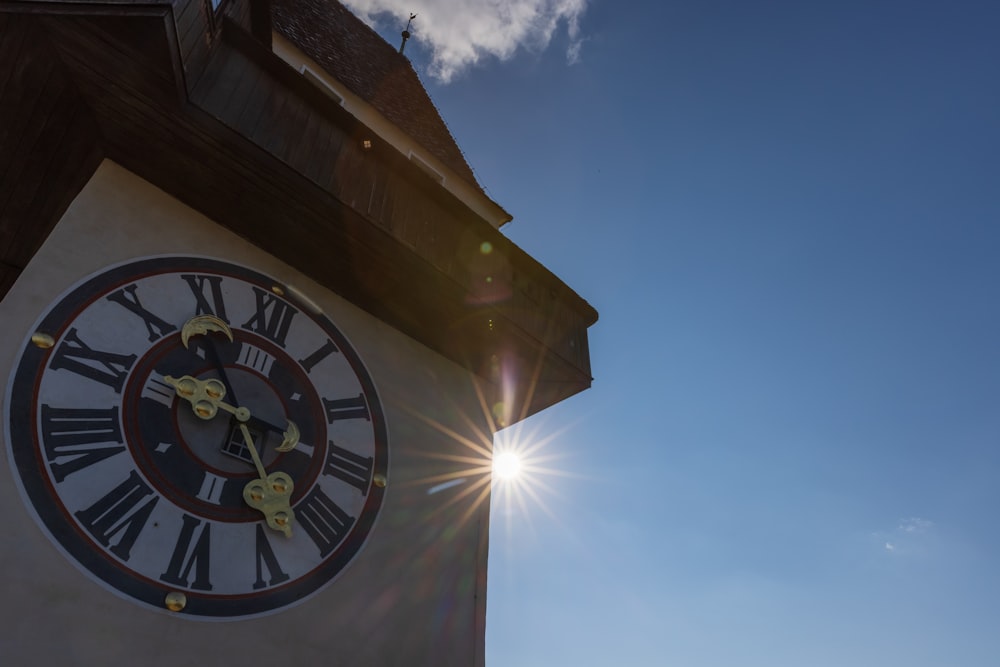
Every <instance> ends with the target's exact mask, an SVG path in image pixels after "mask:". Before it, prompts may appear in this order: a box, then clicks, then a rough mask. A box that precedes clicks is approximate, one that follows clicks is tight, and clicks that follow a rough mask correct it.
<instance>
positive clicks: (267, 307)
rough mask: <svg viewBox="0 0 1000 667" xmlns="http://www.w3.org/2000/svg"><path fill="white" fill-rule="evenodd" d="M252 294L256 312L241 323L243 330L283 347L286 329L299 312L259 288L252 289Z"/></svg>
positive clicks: (286, 333)
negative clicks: (254, 298) (255, 298)
mask: <svg viewBox="0 0 1000 667" xmlns="http://www.w3.org/2000/svg"><path fill="white" fill-rule="evenodd" d="M253 292H254V295H255V296H256V297H257V312H255V313H254V316H253V317H251V318H250V319H249V320H247V321H246V322H244V323H243V328H244V329H249V330H250V331H253V332H256V333H259V334H260V335H261V336H264V337H265V338H269V339H270V340H272V341H273V342H275V343H277V344H278V345H280V346H281V347H284V346H285V337H286V336H287V335H288V328H289V327H290V326H291V325H292V318H293V317H295V314H296V313H298V312H299V311H297V310H295V309H294V308H292V306H291V304H289V303H288V302H287V301H283V300H281V299H279V298H278V297H277V296H275V295H274V294H271V293H270V292H265V291H264V290H262V289H260V288H259V287H254V288H253Z"/></svg>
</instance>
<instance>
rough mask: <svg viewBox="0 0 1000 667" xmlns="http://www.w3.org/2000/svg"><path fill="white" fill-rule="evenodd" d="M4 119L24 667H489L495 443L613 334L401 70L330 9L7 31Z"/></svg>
mask: <svg viewBox="0 0 1000 667" xmlns="http://www.w3.org/2000/svg"><path fill="white" fill-rule="evenodd" d="M0 98H2V99H3V100H4V101H5V104H3V105H0V128H2V129H0V296H2V298H3V300H2V301H0V317H2V319H3V321H4V327H3V328H2V330H0V375H2V376H3V377H4V378H6V381H5V384H4V385H3V386H4V390H3V391H4V393H3V428H2V431H0V433H2V439H3V443H2V444H3V449H4V452H5V453H4V455H3V456H0V500H2V502H3V504H4V507H5V508H6V516H7V533H6V534H7V539H5V540H4V543H3V546H2V547H0V566H2V567H0V577H2V584H3V587H4V590H5V591H6V593H7V596H6V597H7V598H8V604H7V605H4V606H3V608H2V609H0V649H2V650H3V654H4V656H5V659H8V660H11V661H13V662H17V663H18V664H26V665H34V664H39V665H41V664H54V663H59V662H61V663H69V664H107V665H133V664H137V663H142V664H152V665H158V664H168V663H170V664H173V663H176V662H177V661H178V660H182V659H186V660H207V661H211V662H212V663H214V664H235V663H237V662H248V661H251V660H252V661H254V662H258V661H266V662H270V663H277V664H280V663H290V664H317V663H320V662H323V663H325V664H335V665H380V666H381V665H481V664H482V663H483V660H484V645H483V642H484V635H485V609H486V564H487V551H488V526H489V489H490V454H491V450H492V436H493V434H494V433H495V432H496V431H497V430H499V429H501V428H504V427H506V426H508V425H510V424H512V423H514V422H516V421H518V420H520V419H523V418H525V417H527V416H529V415H531V414H534V413H536V412H538V411H540V410H542V409H544V408H545V407H547V406H549V405H552V404H554V403H556V402H558V401H561V400H564V399H566V398H569V397H570V396H572V395H573V394H575V393H577V392H579V391H581V390H583V389H585V388H587V387H588V386H589V385H590V381H591V378H590V362H589V352H588V348H587V328H588V327H589V326H590V325H591V324H593V323H594V322H595V321H596V318H597V315H596V312H595V311H594V310H593V309H592V308H591V307H590V306H589V305H588V304H587V303H586V302H585V301H584V300H583V299H581V298H580V297H579V296H578V295H577V294H576V293H575V292H573V291H572V290H571V289H570V288H569V287H567V286H566V285H565V284H564V283H563V282H561V281H560V280H559V279H558V278H556V277H555V276H554V275H553V274H552V273H550V272H549V271H547V270H546V269H545V268H544V267H543V266H541V265H540V264H539V263H538V262H537V261H535V260H534V259H532V258H531V257H530V256H528V255H527V254H526V253H524V252H523V251H522V250H521V249H520V248H518V247H517V246H516V245H514V244H513V243H511V242H510V241H509V240H508V239H506V237H505V236H504V235H503V234H502V233H501V232H500V228H501V226H502V225H503V224H504V223H506V222H507V221H509V220H510V216H509V214H507V213H506V211H504V209H503V208H502V207H501V206H500V205H498V204H497V203H496V202H494V201H492V200H491V199H490V198H489V197H488V196H487V195H486V194H485V193H484V191H483V189H482V188H481V187H480V185H479V184H478V182H477V181H476V178H475V176H474V175H473V173H472V170H471V169H470V168H469V166H468V164H467V163H466V161H465V158H464V157H463V155H462V153H461V151H459V149H458V147H457V145H456V143H455V141H454V139H453V138H452V136H451V134H450V133H449V131H448V130H447V127H446V126H445V124H444V122H443V121H442V119H441V118H440V116H439V115H438V113H437V110H436V109H435V107H434V105H433V104H432V103H431V101H430V99H429V98H428V96H427V93H426V91H425V90H424V89H423V87H422V85H421V84H420V82H419V79H418V77H417V75H416V73H415V71H414V70H413V68H412V66H411V65H410V63H409V62H408V61H407V60H406V58H405V57H404V56H402V55H401V54H400V53H398V52H397V51H396V50H395V49H393V48H392V47H391V46H390V45H388V44H386V43H385V42H384V41H382V40H381V38H379V37H378V35H376V34H375V33H374V32H372V31H371V30H370V29H369V28H368V27H366V26H365V25H364V24H363V23H361V22H360V21H359V20H358V19H357V18H356V17H354V16H353V15H351V14H350V13H349V12H348V11H347V10H346V9H345V8H344V7H343V6H342V5H340V4H339V3H337V2H335V1H334V0H301V1H294V0H270V1H269V0H260V1H257V0H222V1H221V2H220V1H219V0H175V1H172V2H150V1H123V2H112V3H108V2H92V1H89V0H81V1H71V2H46V1H43V0H37V1H24V2H0ZM450 480H463V481H462V482H461V483H460V484H456V485H447V486H446V487H443V486H442V482H444V481H450ZM220 622H221V623H220Z"/></svg>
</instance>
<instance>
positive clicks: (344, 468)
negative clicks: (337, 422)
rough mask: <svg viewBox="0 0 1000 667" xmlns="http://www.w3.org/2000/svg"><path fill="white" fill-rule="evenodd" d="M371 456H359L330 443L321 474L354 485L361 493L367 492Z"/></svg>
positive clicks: (370, 473) (370, 471)
mask: <svg viewBox="0 0 1000 667" xmlns="http://www.w3.org/2000/svg"><path fill="white" fill-rule="evenodd" d="M373 460H374V459H372V457H370V456H361V455H359V454H355V453H354V452H350V451H348V450H346V449H344V448H343V447H338V446H337V445H335V444H333V443H332V442H331V443H330V451H329V453H328V454H327V457H326V465H325V466H324V467H323V474H325V475H333V476H334V477H337V478H338V479H342V480H344V481H345V482H347V483H348V484H350V485H351V486H353V487H355V488H356V489H358V490H359V491H361V493H362V494H365V495H367V494H368V480H370V479H371V477H372V465H373Z"/></svg>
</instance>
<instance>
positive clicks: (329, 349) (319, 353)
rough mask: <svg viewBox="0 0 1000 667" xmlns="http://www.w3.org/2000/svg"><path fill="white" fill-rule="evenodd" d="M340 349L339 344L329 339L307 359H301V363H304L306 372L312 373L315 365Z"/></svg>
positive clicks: (303, 366)
mask: <svg viewBox="0 0 1000 667" xmlns="http://www.w3.org/2000/svg"><path fill="white" fill-rule="evenodd" d="M339 351H340V350H338V349H337V346H336V345H334V344H333V341H332V340H327V341H326V343H325V344H324V345H323V346H322V347H321V348H319V349H318V350H316V351H315V352H313V353H312V354H310V355H309V356H308V357H306V358H305V359H299V363H300V364H302V368H304V369H306V373H310V372H312V369H313V366H315V365H316V364H318V363H319V362H321V361H323V360H324V359H326V358H327V357H329V356H330V355H331V354H333V353H334V352H339Z"/></svg>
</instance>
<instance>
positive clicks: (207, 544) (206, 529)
mask: <svg viewBox="0 0 1000 667" xmlns="http://www.w3.org/2000/svg"><path fill="white" fill-rule="evenodd" d="M183 518H184V526H183V527H182V528H181V534H180V535H179V536H178V537H177V544H176V545H175V546H174V553H173V555H172V556H171V557H170V564H169V565H168V566H167V571H166V572H164V573H163V574H161V575H160V580H161V581H165V582H167V583H168V584H173V585H175V586H183V587H184V588H194V589H197V590H200V591H210V590H212V582H211V581H210V580H209V578H208V574H209V572H208V568H209V559H210V557H211V544H212V538H211V529H212V524H210V523H205V524H203V523H202V522H201V519H197V518H195V517H193V516H190V515H187V514H185V515H184V517H183ZM195 533H198V537H197V538H195ZM192 543H194V545H193V546H192ZM191 570H194V580H192V579H191Z"/></svg>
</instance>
